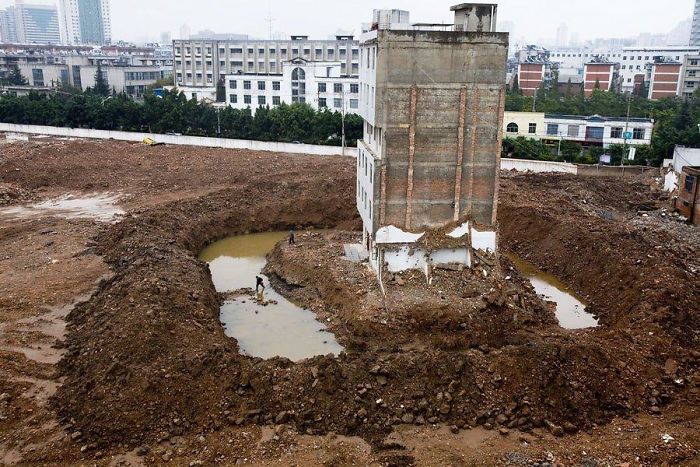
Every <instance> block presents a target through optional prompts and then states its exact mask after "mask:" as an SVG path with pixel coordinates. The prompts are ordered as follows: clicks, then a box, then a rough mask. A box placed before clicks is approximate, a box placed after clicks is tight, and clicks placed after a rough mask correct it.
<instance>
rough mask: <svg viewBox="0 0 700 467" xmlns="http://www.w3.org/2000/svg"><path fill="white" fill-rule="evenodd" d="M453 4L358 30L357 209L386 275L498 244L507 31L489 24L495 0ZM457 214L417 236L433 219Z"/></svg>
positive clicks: (467, 258) (463, 257)
mask: <svg viewBox="0 0 700 467" xmlns="http://www.w3.org/2000/svg"><path fill="white" fill-rule="evenodd" d="M452 10H453V11H454V23H452V24H440V25H430V24H416V25H406V26H402V25H396V26H395V25H391V27H389V28H382V27H380V25H378V24H376V23H375V24H374V25H372V27H371V30H369V31H367V32H365V33H363V35H362V37H361V40H360V56H361V58H360V115H361V116H362V118H363V120H364V134H363V138H362V140H360V141H359V142H358V155H359V157H358V159H357V209H358V211H359V213H360V216H361V218H362V223H363V245H364V248H365V249H366V250H367V251H368V254H369V257H370V264H371V265H372V267H373V268H374V269H375V271H377V272H378V273H379V274H380V276H381V274H382V271H383V270H385V267H386V269H388V270H389V271H390V272H398V271H405V270H408V269H418V270H422V271H425V273H426V275H428V276H430V271H431V268H432V267H433V266H441V265H445V264H450V265H457V264H459V265H463V266H466V267H469V266H470V265H471V261H472V257H473V255H475V254H477V253H476V252H477V250H480V251H482V252H483V251H484V250H491V251H495V248H496V233H495V231H494V229H493V226H494V224H495V222H496V205H497V186H498V182H497V178H498V164H499V162H498V159H499V156H500V151H501V125H502V118H503V107H504V102H505V78H506V58H507V53H508V34H507V33H496V32H494V31H495V22H496V5H486V4H462V5H457V6H455V7H452ZM450 224H454V225H456V226H457V228H455V229H454V230H452V231H451V232H449V233H448V235H445V236H444V238H443V237H442V236H440V237H439V238H437V237H436V238H432V239H431V247H432V248H431V249H430V251H427V249H425V248H422V247H421V244H420V239H421V238H422V237H423V235H424V233H425V231H426V230H427V229H434V228H440V227H446V226H448V225H450ZM477 226H478V228H477ZM448 230H449V229H448ZM436 235H440V234H436ZM440 239H442V240H440ZM443 241H444V243H443ZM448 244H449V246H448ZM479 254H482V253H479Z"/></svg>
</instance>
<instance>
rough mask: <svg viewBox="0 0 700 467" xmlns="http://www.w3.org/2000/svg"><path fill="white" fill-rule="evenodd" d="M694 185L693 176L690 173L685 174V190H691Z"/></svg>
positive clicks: (689, 191) (690, 191)
mask: <svg viewBox="0 0 700 467" xmlns="http://www.w3.org/2000/svg"><path fill="white" fill-rule="evenodd" d="M694 185H695V177H694V176H692V175H686V176H685V191H687V192H688V193H692V192H693V186H694Z"/></svg>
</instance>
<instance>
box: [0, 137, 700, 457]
mask: <svg viewBox="0 0 700 467" xmlns="http://www.w3.org/2000/svg"><path fill="white" fill-rule="evenodd" d="M69 195H70V196H73V197H74V198H77V199H81V198H84V199H88V200H93V201H91V202H90V203H88V204H90V205H91V208H92V210H90V209H87V214H85V213H83V214H82V216H81V217H75V216H69V215H67V213H66V212H67V211H66V212H64V211H62V210H55V209H54V210H52V209H49V208H46V206H51V203H46V201H51V200H61V199H63V200H65V199H66V196H69ZM95 200H97V201H95ZM42 202H44V204H43V205H42V204H40V203H42ZM101 203H105V204H104V205H103V204H101ZM59 204H60V203H59ZM32 205H34V206H35V207H34V208H27V207H28V206H32ZM41 206H44V208H43V209H42V207H41ZM54 207H55V204H54ZM115 209H117V210H121V211H123V214H119V215H117V216H116V217H115V218H114V219H112V220H109V217H110V216H111V213H113V210H115ZM106 214H109V215H106ZM85 216H87V217H85ZM498 221H499V245H500V248H501V251H502V252H510V253H513V254H516V255H518V256H519V257H520V258H522V259H525V260H527V261H529V262H531V263H533V264H534V265H536V266H537V267H539V268H540V269H543V270H545V271H548V272H550V273H552V274H554V275H556V276H557V277H558V278H559V279H561V281H563V282H564V283H565V284H567V285H568V286H569V287H571V288H572V289H573V290H575V291H576V292H577V294H578V295H579V296H581V297H583V298H584V299H585V300H586V302H587V303H588V304H589V310H590V311H592V312H593V313H594V314H595V315H596V316H597V317H598V318H599V321H600V326H599V327H597V328H591V329H585V330H579V331H568V330H564V329H562V328H561V327H559V326H558V325H557V321H556V319H555V318H554V313H553V306H552V304H550V303H546V302H544V301H543V300H542V299H541V297H538V296H537V295H536V293H535V292H534V290H533V288H532V287H531V286H530V285H529V283H528V281H527V280H526V279H524V278H523V277H521V276H520V274H519V273H518V271H517V270H516V269H515V268H514V267H513V265H512V264H511V263H510V262H509V261H508V260H507V259H506V258H505V257H504V256H503V255H501V257H500V259H498V258H483V259H482V260H480V261H479V264H478V265H477V266H476V267H475V268H473V269H466V270H437V271H435V273H434V277H433V283H432V284H431V285H427V284H426V283H425V279H424V277H422V276H421V275H420V274H403V275H396V276H390V275H387V276H385V277H384V282H383V284H382V285H383V287H384V290H385V294H384V293H382V291H381V289H380V286H379V284H378V283H377V281H376V279H375V278H374V275H373V273H372V272H371V271H370V270H369V268H368V266H367V265H366V264H363V263H353V262H350V261H347V260H345V259H344V258H343V245H344V244H347V243H357V242H359V241H360V237H361V235H360V234H358V230H360V229H359V228H360V221H359V219H358V217H357V214H356V210H355V161H354V160H353V159H351V158H341V157H313V156H300V155H289V154H275V153H265V152H251V151H235V150H222V149H209V148H192V147H175V146H155V147H149V146H145V145H141V144H131V143H124V142H115V141H86V140H60V139H50V138H44V139H32V140H31V141H29V142H22V141H18V142H13V143H2V144H0V464H10V465H12V464H19V465H115V466H116V465H125V466H126V465H191V466H194V465H214V464H218V465H280V466H281V465H285V466H286V465H299V466H306V465H324V466H345V465H378V466H379V465H441V466H442V465H455V466H462V465H467V466H468V465H523V466H525V465H542V466H544V465H567V466H568V465H571V466H579V465H581V466H598V465H600V466H604V465H612V466H623V465H629V466H634V465H650V466H651V465H700V430H699V429H698V426H700V417H699V416H698V408H699V407H700V371H699V366H700V256H699V255H698V251H699V248H700V230H698V229H697V228H696V227H692V226H689V225H686V224H685V223H683V222H682V219H679V218H678V217H677V216H675V215H673V214H672V212H671V211H670V210H669V201H668V196H667V195H665V194H663V193H662V192H661V191H660V185H659V180H656V179H654V178H653V177H650V178H644V179H625V180H621V179H614V178H592V177H575V176H570V175H555V174H540V175H537V174H514V173H503V174H502V177H501V183H500V192H499V216H498ZM307 227H315V228H322V229H328V230H323V231H321V232H311V233H300V234H299V235H298V238H297V245H296V246H289V245H286V244H280V245H278V246H277V247H275V249H274V250H273V251H272V252H271V253H270V254H269V255H268V265H267V266H266V269H265V273H266V275H267V276H268V277H269V278H270V280H271V282H272V284H273V286H275V288H276V289H277V290H278V291H279V292H280V293H282V294H284V295H285V296H287V297H288V298H290V299H291V300H293V301H294V302H295V303H297V304H299V305H300V306H304V307H305V308H308V309H311V310H313V311H314V312H315V313H316V315H317V316H318V318H319V319H320V320H322V321H324V323H326V324H327V327H328V329H329V330H330V331H332V332H333V333H334V334H335V336H336V338H337V340H338V342H340V344H341V345H342V346H343V347H344V349H345V351H344V352H343V353H342V354H341V355H340V356H339V357H333V356H331V355H329V356H317V357H314V358H311V359H308V360H304V361H302V362H297V363H293V362H291V361H289V360H287V359H284V358H274V359H270V360H262V359H257V358H252V357H248V356H244V355H242V354H241V353H240V352H239V349H238V345H237V342H236V341H235V339H233V338H230V337H227V336H226V335H225V334H224V331H223V329H222V326H221V324H220V322H219V319H218V314H219V307H220V305H221V301H222V297H221V295H220V294H217V292H216V291H215V289H214V286H213V284H212V280H211V276H210V273H209V269H208V266H207V265H206V264H205V263H203V262H201V261H199V260H198V259H197V255H198V253H199V252H200V251H201V250H202V248H203V247H204V246H206V245H207V244H209V243H211V242H212V241H214V240H217V239H220V238H224V237H227V236H231V235H237V234H244V233H251V232H264V231H285V230H289V229H291V228H294V229H296V230H298V231H301V230H303V229H304V228H307Z"/></svg>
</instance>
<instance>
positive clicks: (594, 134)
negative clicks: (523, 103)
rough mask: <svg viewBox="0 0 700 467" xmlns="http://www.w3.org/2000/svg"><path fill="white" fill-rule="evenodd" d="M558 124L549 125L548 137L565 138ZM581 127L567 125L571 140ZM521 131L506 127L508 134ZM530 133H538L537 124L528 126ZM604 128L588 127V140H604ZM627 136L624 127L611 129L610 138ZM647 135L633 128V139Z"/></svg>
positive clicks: (577, 135)
mask: <svg viewBox="0 0 700 467" xmlns="http://www.w3.org/2000/svg"><path fill="white" fill-rule="evenodd" d="M559 126H560V125H559V124H558V123H549V124H547V135H548V136H564V133H560V132H559ZM580 129H581V126H580V125H566V136H568V137H570V138H578V137H579V134H580ZM519 130H520V128H519V126H518V124H517V123H515V122H511V123H509V124H508V125H506V133H518V132H519ZM528 133H529V134H536V133H537V124H536V123H529V124H528ZM603 134H604V128H603V127H586V138H594V139H603ZM624 135H625V130H624V128H622V127H612V128H611V129H610V138H615V139H623V138H624ZM645 135H646V130H645V129H644V128H633V129H632V139H637V140H643V139H644V136H645Z"/></svg>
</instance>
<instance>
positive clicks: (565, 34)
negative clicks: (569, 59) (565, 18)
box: [557, 23, 569, 47]
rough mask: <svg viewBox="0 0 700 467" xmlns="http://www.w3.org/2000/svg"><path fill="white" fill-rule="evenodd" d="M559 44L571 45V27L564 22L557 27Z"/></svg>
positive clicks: (563, 45)
mask: <svg viewBox="0 0 700 467" xmlns="http://www.w3.org/2000/svg"><path fill="white" fill-rule="evenodd" d="M557 45H558V46H560V47H566V46H567V45H569V27H568V26H567V25H566V24H564V23H562V24H561V25H560V26H559V27H558V28H557Z"/></svg>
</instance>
